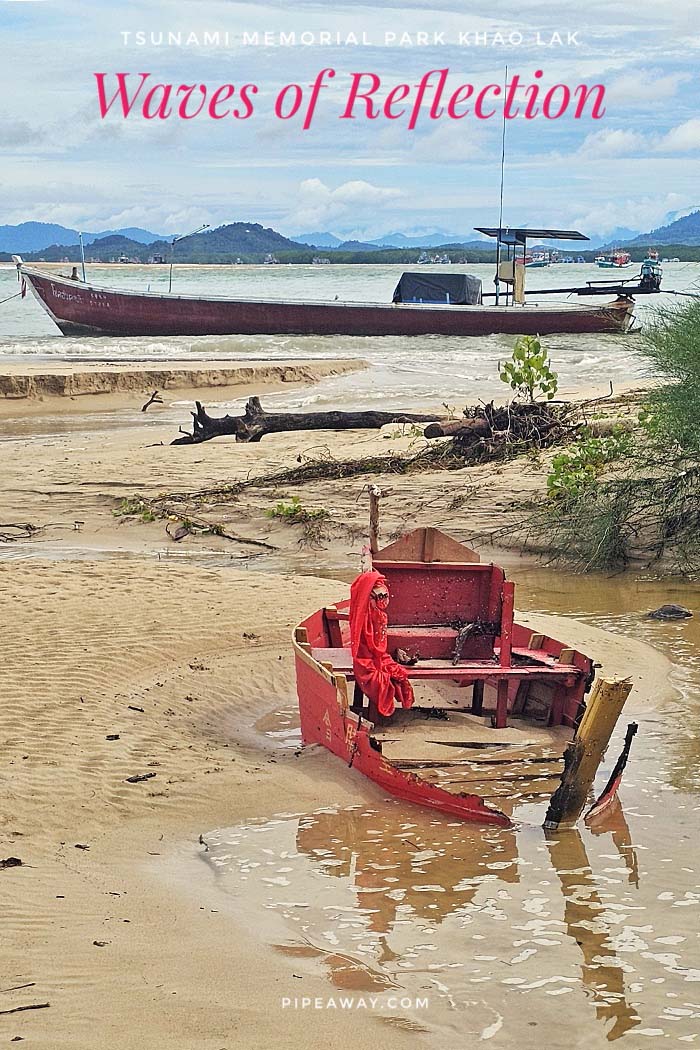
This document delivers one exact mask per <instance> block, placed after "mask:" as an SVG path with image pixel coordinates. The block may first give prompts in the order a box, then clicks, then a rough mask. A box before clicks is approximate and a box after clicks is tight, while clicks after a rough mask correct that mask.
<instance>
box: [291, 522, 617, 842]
mask: <svg viewBox="0 0 700 1050" xmlns="http://www.w3.org/2000/svg"><path fill="white" fill-rule="evenodd" d="M372 567H373V569H374V570H375V576H377V575H379V576H380V578H381V579H382V580H383V581H385V583H383V584H382V587H381V588H380V592H381V593H378V594H377V595H375V597H378V598H379V602H380V604H381V605H384V606H385V607H386V614H385V619H384V623H385V638H386V645H385V648H386V650H387V654H386V655H382V656H381V660H383V661H385V665H386V673H387V675H389V676H394V671H395V669H396V668H397V665H396V663H395V662H394V660H393V658H392V657H390V656H389V655H388V653H393V654H398V656H399V658H400V659H402V666H401V667H400V673H397V675H396V676H395V677H392V681H393V682H394V683H395V685H396V686H397V696H396V698H397V701H398V704H399V706H397V707H396V710H394V711H393V713H391V714H390V715H389V716H388V717H387V716H386V715H382V714H381V713H380V707H382V708H383V709H384V710H385V711H386V710H387V706H386V705H387V703H390V702H389V701H388V700H387V696H386V694H385V693H384V694H381V695H380V702H379V705H378V704H377V702H376V696H377V690H376V689H375V688H374V684H373V682H372V678H371V675H370V676H369V677H368V674H367V661H366V659H364V657H363V658H362V659H360V658H359V655H358V654H360V655H362V654H364V656H366V655H367V653H368V652H369V649H371V648H372V646H371V645H370V647H369V649H368V647H367V646H365V645H364V643H363V646H361V647H360V649H358V645H357V642H356V643H355V644H354V645H352V646H351V637H350V618H351V615H352V617H353V623H354V627H353V629H354V630H355V631H356V632H357V626H356V624H357V622H358V616H357V613H356V612H355V613H354V614H351V608H350V600H346V601H340V602H338V603H337V604H336V605H333V606H330V607H327V608H324V609H320V610H318V611H317V612H315V613H313V614H312V615H311V616H309V617H308V618H307V619H305V620H304V621H303V622H302V623H301V624H300V625H299V626H298V627H297V628H296V629H295V632H294V650H295V659H296V676H297V691H298V696H299V711H300V716H301V732H302V739H303V742H304V743H305V744H322V745H323V746H324V747H326V748H328V750H330V751H332V752H333V753H334V754H335V755H337V756H338V757H339V758H341V759H342V760H343V761H344V762H345V763H346V764H347V765H348V766H349V767H352V768H353V769H354V770H356V771H358V772H360V773H363V774H364V775H365V776H367V777H369V779H370V780H373V781H374V782H375V783H376V784H378V785H379V786H380V787H381V788H382V789H383V790H385V791H387V792H388V793H389V794H391V795H394V796H396V797H397V798H400V799H403V800H404V801H406V802H412V803H417V804H418V805H421V806H427V807H430V808H432V809H434V810H437V811H439V812H440V813H445V814H448V815H450V816H454V817H458V818H461V819H463V820H467V821H476V822H480V823H487V824H498V825H503V826H507V825H510V824H511V823H512V817H513V812H514V810H515V809H516V808H517V807H519V806H522V805H524V804H525V803H530V802H548V801H550V800H551V798H552V795H553V794H554V792H555V791H556V790H557V788H559V786H560V783H561V781H562V773H563V771H564V767H565V761H564V755H565V752H566V751H567V748H568V746H569V744H570V743H571V742H572V740H573V739H574V737H575V733H576V727H577V726H578V725H579V722H580V720H581V718H582V715H583V714H584V711H585V708H586V702H585V696H586V694H587V692H588V691H589V690H590V688H591V684H592V682H593V677H594V664H593V661H592V659H591V658H590V657H589V656H587V655H586V654H585V653H582V652H579V651H578V650H577V649H574V648H572V647H570V646H569V645H567V644H566V643H565V642H561V641H557V640H556V639H555V638H550V637H548V636H547V635H544V634H538V633H534V632H533V631H532V630H531V629H530V628H528V627H526V626H524V625H521V624H518V623H516V622H514V612H513V606H514V589H515V588H514V584H513V583H512V582H511V581H509V580H507V579H506V577H505V573H504V571H503V569H501V568H499V567H498V566H497V565H493V564H484V563H482V562H480V561H479V557H478V555H477V554H476V553H475V552H474V551H472V550H470V549H469V548H467V547H465V546H463V545H462V544H460V543H458V542H457V541H456V540H454V539H452V538H451V537H449V536H447V535H445V534H444V533H442V532H440V531H438V530H437V529H432V528H421V529H417V530H416V531H415V532H412V533H409V534H408V535H406V536H403V537H402V538H400V539H399V540H397V541H396V542H395V543H392V544H390V545H389V546H387V547H384V548H383V549H382V550H380V551H378V552H377V553H376V554H375V555H374V557H373V566H372ZM384 588H386V589H387V590H388V593H389V595H390V600H389V602H388V605H386V594H385V593H384ZM365 590H367V588H365ZM353 650H354V655H353ZM397 679H398V680H397ZM387 680H388V679H385V681H387ZM399 680H400V681H399ZM360 682H362V683H363V685H364V689H366V690H368V691H369V692H371V693H372V694H373V698H372V699H369V698H368V697H367V695H365V693H364V692H363V686H362V685H361V684H360ZM406 682H407V683H410V689H409V690H408V691H407V689H406V686H405V683H406ZM628 691H629V686H627V690H626V692H625V696H626V695H627V692H628ZM622 703H624V699H623V700H622ZM401 704H403V705H404V706H401ZM391 706H393V705H391V704H390V707H389V709H390V708H391ZM621 706H622V704H620V710H621ZM617 713H619V712H617ZM608 720H609V719H608ZM589 721H590V720H589ZM614 721H616V716H615V719H614V720H613V723H612V724H613V725H614ZM611 731H612V727H609V731H608V730H606V732H608V736H609V732H611ZM605 743H606V744H607V739H606V741H605ZM603 750H604V748H603ZM601 754H602V751H601ZM625 761H626V756H625ZM566 764H567V765H571V762H570V761H569V759H568V758H567V763H566ZM596 767H597V763H596ZM618 784H619V777H618V778H617V780H616V782H615V788H614V790H615V791H616V790H617V785H618ZM610 794H611V785H610V784H609V785H608V787H607V788H606V789H605V792H604V795H605V800H606V801H609V797H610ZM602 800H603V798H602V796H601V800H600V801H602Z"/></svg>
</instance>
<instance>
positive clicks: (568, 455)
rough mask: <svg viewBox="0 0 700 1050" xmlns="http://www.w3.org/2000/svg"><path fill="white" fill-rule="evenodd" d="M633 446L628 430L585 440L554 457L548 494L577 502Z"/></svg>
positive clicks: (549, 477)
mask: <svg viewBox="0 0 700 1050" xmlns="http://www.w3.org/2000/svg"><path fill="white" fill-rule="evenodd" d="M631 443H632V438H631V436H630V434H629V432H627V431H619V432H615V433H613V434H611V435H609V436H608V437H590V436H584V437H582V438H581V439H580V440H579V441H577V442H576V444H575V445H572V446H570V447H569V448H568V449H566V451H564V452H558V453H557V455H556V456H554V458H553V460H552V468H551V470H550V472H549V474H548V476H547V492H548V493H549V495H550V496H553V497H555V498H558V499H565V500H572V499H578V498H579V497H581V496H582V495H583V494H584V492H586V490H588V489H590V488H591V486H592V485H594V484H595V482H596V480H597V478H598V475H599V474H600V472H601V471H602V469H603V467H605V465H606V464H607V463H610V462H611V461H612V460H614V459H618V458H619V457H620V456H622V455H624V454H625V453H626V452H628V451H629V449H630V447H631Z"/></svg>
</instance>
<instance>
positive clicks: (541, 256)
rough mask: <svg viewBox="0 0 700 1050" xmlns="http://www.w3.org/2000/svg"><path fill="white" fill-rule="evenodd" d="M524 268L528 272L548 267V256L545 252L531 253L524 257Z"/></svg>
mask: <svg viewBox="0 0 700 1050" xmlns="http://www.w3.org/2000/svg"><path fill="white" fill-rule="evenodd" d="M525 266H526V268H527V269H528V270H535V269H539V268H540V267H542V266H549V256H548V255H547V253H546V252H532V253H531V254H530V255H526V256H525Z"/></svg>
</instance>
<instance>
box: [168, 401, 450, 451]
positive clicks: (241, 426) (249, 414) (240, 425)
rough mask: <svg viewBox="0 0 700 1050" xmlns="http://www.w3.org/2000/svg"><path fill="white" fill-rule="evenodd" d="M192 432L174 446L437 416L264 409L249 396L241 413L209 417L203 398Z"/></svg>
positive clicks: (365, 427) (366, 427) (194, 415)
mask: <svg viewBox="0 0 700 1050" xmlns="http://www.w3.org/2000/svg"><path fill="white" fill-rule="evenodd" d="M195 405H196V408H197V411H196V412H193V413H192V418H193V420H194V424H193V429H192V433H191V434H189V433H187V432H186V431H183V429H182V427H181V428H180V433H181V435H182V436H181V437H179V438H175V440H174V441H172V442H171V444H173V445H197V444H199V443H200V442H201V441H210V440H211V439H212V438H215V437H222V436H223V435H231V434H232V435H234V436H235V438H236V441H260V439H261V438H263V437H264V436H265V434H278V433H281V432H282V431H288V430H378V429H379V428H380V427H383V426H384V425H385V424H386V423H397V424H398V423H429V422H431V421H432V420H433V419H434V418H435V416H425V415H417V414H415V413H411V412H400V411H393V412H374V411H371V412H335V411H332V412H265V411H264V409H263V407H262V405H261V404H260V400H259V398H257V397H251V398H249V399H248V403H247V404H246V406H245V412H244V413H243V415H242V416H228V415H227V416H218V417H216V416H210V415H209V414H208V413H207V411H206V410H205V408H204V406H203V405H202V403H201V402H200V401H195Z"/></svg>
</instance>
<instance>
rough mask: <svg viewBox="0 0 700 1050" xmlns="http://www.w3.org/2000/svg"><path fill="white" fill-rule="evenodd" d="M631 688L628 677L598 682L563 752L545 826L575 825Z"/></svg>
mask: <svg viewBox="0 0 700 1050" xmlns="http://www.w3.org/2000/svg"><path fill="white" fill-rule="evenodd" d="M631 689H632V683H631V681H630V680H629V679H628V678H624V679H616V678H602V679H598V681H597V682H596V684H595V686H594V688H593V692H592V693H591V696H590V699H589V701H588V705H587V707H586V711H585V714H584V716H583V718H582V719H581V724H580V725H579V727H578V730H577V732H576V736H575V737H574V739H573V740H572V742H571V743H570V744H569V746H568V747H567V749H566V751H565V753H564V772H563V773H562V777H561V784H560V785H559V787H558V788H557V790H556V791H555V792H554V794H553V795H552V800H551V802H550V803H549V808H548V810H547V816H546V817H545V822H544V826H545V828H572V827H574V825H575V823H576V821H577V820H578V818H579V817H580V815H581V813H582V812H583V808H584V806H585V805H586V800H587V798H588V793H589V791H590V789H591V787H592V785H593V781H594V779H595V775H596V773H597V772H598V767H599V765H600V763H601V760H602V758H603V755H604V754H605V750H606V748H607V746H608V743H609V741H610V737H611V736H612V732H613V729H614V728H615V725H616V724H617V720H618V718H619V717H620V713H621V711H622V708H623V707H624V704H625V700H626V699H627V697H628V696H629V694H630V690H631Z"/></svg>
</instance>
